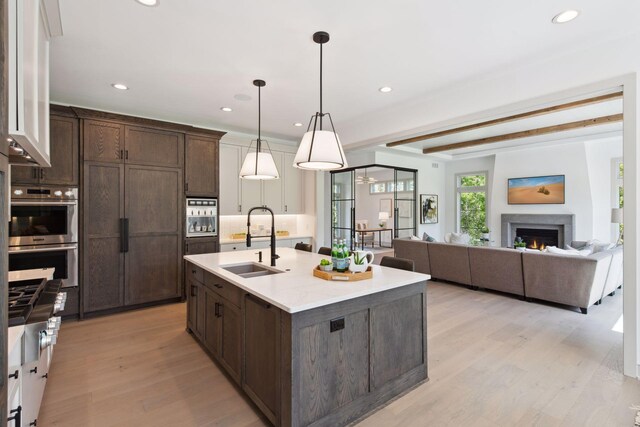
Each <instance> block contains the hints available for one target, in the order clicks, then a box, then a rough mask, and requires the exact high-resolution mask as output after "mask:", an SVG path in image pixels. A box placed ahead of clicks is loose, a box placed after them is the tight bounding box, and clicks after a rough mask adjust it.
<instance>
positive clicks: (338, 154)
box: [293, 31, 347, 170]
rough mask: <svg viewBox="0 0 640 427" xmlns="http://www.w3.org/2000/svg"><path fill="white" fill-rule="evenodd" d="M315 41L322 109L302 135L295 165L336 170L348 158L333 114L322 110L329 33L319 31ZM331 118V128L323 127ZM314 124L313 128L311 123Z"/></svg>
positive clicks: (343, 164) (340, 167)
mask: <svg viewBox="0 0 640 427" xmlns="http://www.w3.org/2000/svg"><path fill="white" fill-rule="evenodd" d="M313 41H314V42H316V43H318V44H319V45H320V111H319V112H316V113H315V114H314V115H313V116H312V117H311V120H310V121H309V126H307V132H306V133H305V134H304V136H303V137H302V142H300V147H298V152H297V153H296V157H295V159H294V161H293V166H295V167H297V168H300V169H310V170H336V169H342V168H346V167H347V159H346V158H345V156H344V151H343V150H342V144H340V138H338V134H337V133H336V130H335V128H334V126H333V120H332V119H331V114H329V113H325V112H323V111H322V45H323V44H325V43H327V42H328V41H329V33H326V32H324V31H318V32H317V33H315V34H314V35H313ZM324 116H327V117H328V118H329V123H330V124H331V130H323V129H322V119H323V117H324ZM312 124H313V128H311V125H312Z"/></svg>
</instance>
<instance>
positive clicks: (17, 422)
mask: <svg viewBox="0 0 640 427" xmlns="http://www.w3.org/2000/svg"><path fill="white" fill-rule="evenodd" d="M9 414H11V415H13V416H12V417H9V418H7V422H11V421H13V425H14V426H16V427H20V426H21V425H22V419H21V418H22V406H18V407H17V408H16V409H12V410H10V411H9Z"/></svg>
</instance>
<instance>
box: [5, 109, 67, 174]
mask: <svg viewBox="0 0 640 427" xmlns="http://www.w3.org/2000/svg"><path fill="white" fill-rule="evenodd" d="M49 140H50V150H51V152H50V159H51V167H49V168H41V167H31V166H14V167H12V174H11V181H12V183H15V184H34V185H41V184H44V185H69V186H77V185H78V181H79V180H78V170H79V158H78V151H79V142H78V141H79V131H78V119H75V118H73V117H62V116H55V115H52V116H51V118H50V133H49Z"/></svg>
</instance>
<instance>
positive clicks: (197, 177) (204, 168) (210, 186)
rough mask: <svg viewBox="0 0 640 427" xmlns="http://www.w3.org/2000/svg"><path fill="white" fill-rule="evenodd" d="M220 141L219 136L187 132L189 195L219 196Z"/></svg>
mask: <svg viewBox="0 0 640 427" xmlns="http://www.w3.org/2000/svg"><path fill="white" fill-rule="evenodd" d="M218 141H219V139H217V138H208V137H204V136H198V135H189V134H187V138H186V145H185V169H184V189H185V193H186V194H187V195H188V196H202V197H207V196H210V197H218V193H219V186H220V184H219V182H218V163H219V159H218V156H219V152H218V150H219V147H218ZM225 178H226V177H225ZM225 185H226V184H225Z"/></svg>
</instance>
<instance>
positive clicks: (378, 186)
mask: <svg viewBox="0 0 640 427" xmlns="http://www.w3.org/2000/svg"><path fill="white" fill-rule="evenodd" d="M397 187H398V188H397V190H398V192H405V191H413V188H414V182H413V180H412V179H403V180H398V185H397ZM395 190H396V184H395V182H394V181H379V182H376V183H374V184H369V194H378V193H393V192H394V191H395Z"/></svg>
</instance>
